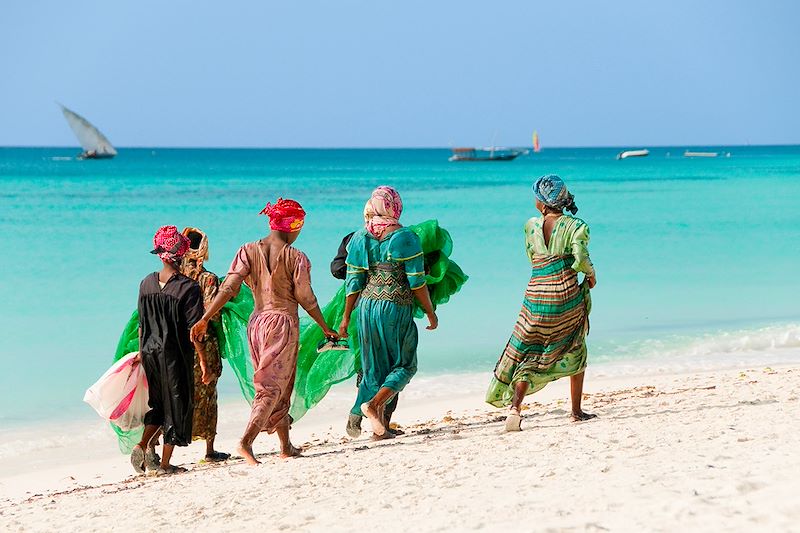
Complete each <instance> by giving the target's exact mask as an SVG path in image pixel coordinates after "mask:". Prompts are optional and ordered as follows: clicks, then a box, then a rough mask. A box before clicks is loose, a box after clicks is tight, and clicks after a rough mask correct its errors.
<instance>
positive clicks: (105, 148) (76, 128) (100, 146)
mask: <svg viewBox="0 0 800 533" xmlns="http://www.w3.org/2000/svg"><path fill="white" fill-rule="evenodd" d="M59 105H61V104H59ZM61 112H62V113H63V114H64V118H65V119H67V124H69V127H70V128H72V131H73V133H75V136H76V137H77V138H78V142H79V143H80V144H81V148H83V152H81V153H80V155H78V159H111V158H112V157H114V156H115V155H117V151H116V150H115V149H114V147H113V146H111V142H109V140H108V139H107V138H106V136H105V135H103V134H102V133H100V130H98V129H97V128H95V127H94V125H93V124H92V123H91V122H89V121H88V120H86V119H85V118H83V117H82V116H80V115H79V114H77V113H76V112H74V111H72V110H70V109H67V108H66V107H64V106H63V105H61Z"/></svg>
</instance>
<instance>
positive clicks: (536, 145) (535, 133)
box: [533, 131, 540, 154]
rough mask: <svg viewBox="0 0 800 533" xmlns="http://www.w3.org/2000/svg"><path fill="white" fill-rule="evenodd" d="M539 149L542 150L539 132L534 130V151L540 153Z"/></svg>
mask: <svg viewBox="0 0 800 533" xmlns="http://www.w3.org/2000/svg"><path fill="white" fill-rule="evenodd" d="M539 150H540V147H539V132H538V131H534V132H533V152H534V153H536V154H538V153H539Z"/></svg>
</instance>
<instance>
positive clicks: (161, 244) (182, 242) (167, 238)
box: [150, 226, 191, 263]
mask: <svg viewBox="0 0 800 533" xmlns="http://www.w3.org/2000/svg"><path fill="white" fill-rule="evenodd" d="M190 244H191V243H190V242H189V239H188V238H186V237H185V236H184V235H183V234H182V233H180V232H179V231H178V228H176V227H175V226H162V227H161V228H159V230H158V231H157V232H156V234H155V235H154V236H153V251H152V252H150V253H151V254H156V255H157V256H158V257H160V258H161V259H162V260H164V261H167V262H169V263H176V262H177V261H178V260H179V259H180V258H181V257H183V255H184V254H185V253H186V252H187V251H188V250H189V245H190Z"/></svg>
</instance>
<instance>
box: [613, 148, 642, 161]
mask: <svg viewBox="0 0 800 533" xmlns="http://www.w3.org/2000/svg"><path fill="white" fill-rule="evenodd" d="M648 155H650V150H647V149H643V150H625V151H624V152H620V153H618V154H617V159H628V158H630V157H647V156H648Z"/></svg>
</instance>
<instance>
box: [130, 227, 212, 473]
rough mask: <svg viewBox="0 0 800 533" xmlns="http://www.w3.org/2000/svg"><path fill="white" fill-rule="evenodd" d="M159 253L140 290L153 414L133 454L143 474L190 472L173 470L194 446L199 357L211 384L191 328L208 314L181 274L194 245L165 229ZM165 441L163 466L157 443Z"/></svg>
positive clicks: (156, 241) (143, 357) (142, 352)
mask: <svg viewBox="0 0 800 533" xmlns="http://www.w3.org/2000/svg"><path fill="white" fill-rule="evenodd" d="M153 246H154V249H153V251H152V252H151V253H153V254H155V255H157V256H158V257H159V258H160V259H161V262H162V263H163V268H162V269H161V271H160V272H153V273H152V274H149V275H148V276H147V277H146V278H144V279H143V280H142V283H141V285H140V287H139V346H140V349H139V356H138V358H137V361H141V363H142V365H143V366H144V372H145V375H146V376H147V384H148V391H149V399H148V403H149V406H150V410H149V411H148V412H147V414H146V415H145V417H144V424H145V428H144V433H143V435H142V440H141V442H139V444H137V445H136V446H135V447H134V448H133V451H132V452H131V464H132V465H133V468H134V469H135V470H136V471H137V472H140V473H143V472H144V471H145V468H146V469H147V470H149V471H151V472H153V473H155V474H172V473H175V472H182V471H185V469H184V468H181V467H178V466H173V465H171V464H170V458H171V456H172V451H173V449H174V448H175V446H188V445H189V444H190V443H191V442H192V415H193V413H194V410H193V397H194V354H195V351H196V352H197V356H198V359H199V363H200V373H201V379H200V381H201V382H202V383H206V384H207V383H209V382H210V381H211V379H212V376H211V374H210V373H209V372H208V369H207V367H206V358H205V352H204V349H203V345H202V344H201V343H199V342H194V344H193V343H192V340H191V338H190V336H189V328H191V327H192V326H193V325H194V324H195V322H197V321H198V320H199V319H200V317H201V315H202V314H203V294H202V292H201V291H200V286H199V285H198V284H197V282H195V281H194V280H192V279H189V278H188V277H186V276H184V275H183V274H181V273H180V270H179V269H180V263H181V260H182V259H183V256H184V255H185V254H186V252H187V251H188V250H189V239H187V238H186V237H185V236H184V235H182V234H181V233H179V232H178V228H176V227H175V226H164V227H162V228H161V229H159V230H158V232H156V234H155V236H154V237H153ZM159 433H163V435H164V450H163V452H164V453H163V455H162V456H161V462H160V465H159V464H158V460H157V456H156V454H155V448H154V442H155V440H156V439H157V438H158V434H159Z"/></svg>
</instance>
